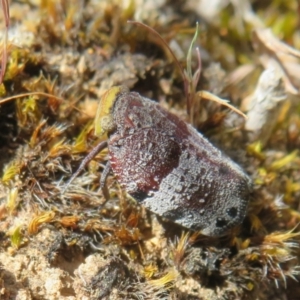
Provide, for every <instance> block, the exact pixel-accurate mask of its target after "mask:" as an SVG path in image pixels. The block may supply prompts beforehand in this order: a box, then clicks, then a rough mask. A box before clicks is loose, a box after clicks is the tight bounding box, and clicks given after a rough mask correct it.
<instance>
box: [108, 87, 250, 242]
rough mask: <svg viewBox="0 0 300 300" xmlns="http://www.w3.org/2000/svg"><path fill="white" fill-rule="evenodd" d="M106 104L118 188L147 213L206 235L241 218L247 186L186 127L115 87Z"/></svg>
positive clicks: (218, 232) (225, 159)
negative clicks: (111, 119)
mask: <svg viewBox="0 0 300 300" xmlns="http://www.w3.org/2000/svg"><path fill="white" fill-rule="evenodd" d="M115 97H116V98H115V99H114V101H113V103H112V104H111V108H112V110H111V113H112V117H113V123H114V125H115V126H114V128H115V129H114V130H113V131H112V132H110V133H109V141H108V149H109V155H110V163H111V167H112V170H113V172H114V175H115V176H116V178H117V180H118V182H119V183H120V184H121V185H122V187H123V188H124V189H125V190H126V191H127V192H128V193H129V194H130V195H132V196H133V197H134V198H135V199H136V200H138V201H139V202H140V203H142V204H143V205H144V206H145V207H147V208H148V209H149V210H150V211H152V212H154V213H156V214H158V215H160V216H162V217H165V218H167V219H169V220H172V221H173V222H175V223H177V224H180V225H182V226H184V227H186V228H188V229H192V230H201V231H202V233H203V234H206V235H209V236H218V235H223V234H224V233H226V231H227V230H228V229H229V228H231V227H233V226H235V225H237V224H240V223H241V222H242V221H243V219H244V217H245V214H246V209H247V204H248V199H249V192H250V187H251V182H250V179H249V178H248V176H247V175H246V174H245V173H244V172H243V170H242V169H241V168H240V167H239V166H238V165H237V164H235V163H234V162H233V161H232V160H230V159H229V158H228V157H227V156H225V155H223V154H222V153H221V151H220V150H218V149H217V148H216V147H214V146H213V145H212V144H211V143H210V142H208V141H207V140H206V139H205V138H204V137H203V136H202V135H201V134H199V133H198V132H197V131H196V130H195V129H194V128H193V127H192V126H190V125H189V124H187V123H186V122H184V121H182V120H180V119H179V118H178V117H177V116H175V115H173V114H171V113H170V112H168V111H166V110H165V109H163V108H162V107H161V106H159V105H158V104H157V103H155V102H153V101H151V100H149V99H146V98H144V97H142V96H140V95H139V94H138V93H135V92H129V91H128V90H127V89H125V88H120V89H119V90H118V91H117V92H116V93H115Z"/></svg>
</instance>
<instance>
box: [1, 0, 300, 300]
mask: <svg viewBox="0 0 300 300" xmlns="http://www.w3.org/2000/svg"><path fill="white" fill-rule="evenodd" d="M2 3H5V1H2ZM2 11H3V10H2ZM299 12H300V6H299V3H298V2H297V1H296V0H292V1H283V0H278V1H251V2H250V1H248V0H241V1H234V0H231V1H229V0H228V1H227V0H209V1H207V0H197V1H196V0H187V1H184V0H174V1H168V0H123V1H118V0H110V1H108V0H66V1H59V0H28V1H10V2H9V23H10V24H9V30H8V43H7V45H6V46H5V43H4V40H5V18H4V16H2V14H1V24H2V26H1V34H0V35H1V36H0V40H1V41H2V44H1V47H0V49H1V53H3V51H4V49H5V47H6V49H7V54H8V61H7V66H6V73H5V75H4V78H3V82H2V84H1V85H0V96H1V100H0V170H1V172H0V173H1V174H0V175H1V180H0V201H1V202H0V299H1V300H2V299H3V300H6V299H18V300H31V299H32V300H42V299H47V300H52V299H62V300H63V299H66V300H67V299H68V300H73V299H138V300H140V299H182V300H183V299H186V300H189V299H193V300H196V299H205V300H217V299H218V300H219V299H273V300H275V299H282V300H283V299H300V285H299V280H300V264H299V259H300V247H299V246H300V245H299V242H300V231H299V221H300V153H299V147H300V95H299V94H300V80H299V76H298V74H299V70H300V64H299V63H300V52H299V51H298V50H297V49H300V30H299V28H300V27H299V25H300V19H299V15H300V14H299ZM128 20H135V21H138V22H141V23H144V24H147V25H148V26H149V27H150V29H147V28H145V27H143V26H141V25H137V24H132V23H131V24H129V23H128V22H127V21H128ZM197 22H198V25H196V24H197ZM197 26H198V27H197ZM197 28H198V29H197ZM154 30H155V31H156V33H155V32H154ZM197 30H198V34H195V33H196V31H197ZM166 45H167V46H166ZM168 47H169V48H170V49H168ZM197 49H198V50H197ZM1 53H0V54H1ZM199 61H200V62H201V63H200V64H199ZM198 77H199V80H198ZM119 85H124V86H127V87H128V88H129V89H130V90H131V91H135V92H138V93H139V94H141V95H142V96H143V97H147V98H150V99H153V100H154V101H156V102H157V103H159V105H160V106H161V107H163V108H164V109H166V110H167V111H170V112H171V113H173V114H175V115H177V116H178V117H180V118H181V119H183V120H185V121H186V122H187V123H191V124H192V126H193V127H194V128H195V129H196V130H198V131H199V132H201V133H202V134H203V135H204V136H205V137H206V138H207V139H208V140H209V141H210V142H211V143H212V144H213V145H214V146H215V147H216V148H218V149H220V150H221V151H222V152H223V153H225V154H226V155H227V156H229V157H230V158H231V159H232V160H233V161H234V162H236V163H237V164H238V165H239V166H240V167H241V168H242V169H243V170H244V172H245V173H246V174H248V175H249V177H250V178H251V182H252V184H251V191H250V193H249V204H248V208H247V212H246V216H245V218H244V220H243V222H242V223H241V224H238V225H237V226H235V227H234V228H231V229H230V230H228V231H227V232H226V234H225V235H222V236H215V237H211V236H205V235H204V234H201V231H200V232H198V231H197V232H194V231H192V230H189V229H187V228H183V227H181V226H180V225H177V224H175V223H174V222H172V221H170V220H168V218H163V217H161V216H159V215H157V214H155V213H152V212H151V211H149V210H148V209H145V207H144V206H143V205H142V203H141V204H139V203H137V202H136V201H135V199H134V198H133V197H131V196H130V195H129V194H128V193H126V190H125V189H123V188H122V187H121V185H120V183H119V182H118V180H117V179H116V177H114V175H113V174H112V173H110V174H109V176H108V179H107V187H108V193H109V195H110V200H109V201H107V202H105V198H104V195H103V193H102V191H101V188H100V177H101V174H102V173H103V170H104V168H105V165H106V163H107V161H108V160H109V157H108V152H107V149H104V150H103V151H101V152H100V153H99V154H97V156H96V157H94V158H93V160H91V161H90V162H89V163H88V165H87V166H85V168H84V170H82V172H80V174H79V175H78V176H77V177H76V178H75V179H74V180H73V181H72V183H71V184H69V186H68V187H66V185H67V182H68V180H69V179H70V177H71V176H72V174H74V172H75V171H76V170H77V169H78V167H79V165H80V163H81V162H82V160H83V159H84V158H85V157H86V156H87V155H88V153H90V151H91V149H93V147H94V146H95V145H97V144H98V143H99V142H101V141H104V140H105V139H106V138H107V137H103V136H102V137H98V136H96V135H95V134H94V127H95V125H94V120H95V119H96V122H98V121H99V116H97V114H96V112H97V106H98V103H99V101H100V99H101V97H102V96H103V95H104V94H105V92H106V91H107V90H108V89H110V88H111V87H113V86H119ZM201 91H205V92H201ZM215 98H217V99H218V102H216V101H211V100H213V99H215ZM222 99H228V100H229V103H230V104H231V105H232V106H233V107H235V108H237V109H238V110H240V111H241V112H243V113H244V114H245V115H246V117H243V116H242V114H241V113H236V112H235V111H234V110H233V109H231V108H228V107H226V106H225V105H222V104H224V101H223V100H222ZM96 125H97V124H96ZM142 146H143V145H142ZM144 146H145V145H144ZM139 147H140V146H138V145H137V148H139ZM139 155H140V154H139ZM128 164H130V162H128ZM216 213H217V212H216Z"/></svg>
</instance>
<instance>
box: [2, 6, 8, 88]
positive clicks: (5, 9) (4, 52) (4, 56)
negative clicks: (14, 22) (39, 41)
mask: <svg viewBox="0 0 300 300" xmlns="http://www.w3.org/2000/svg"><path fill="white" fill-rule="evenodd" d="M1 7H2V11H3V15H4V20H5V34H4V41H3V49H2V60H1V71H0V83H2V81H3V78H4V74H5V70H6V64H7V57H8V55H7V42H8V28H9V5H8V0H1Z"/></svg>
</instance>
